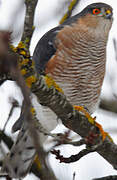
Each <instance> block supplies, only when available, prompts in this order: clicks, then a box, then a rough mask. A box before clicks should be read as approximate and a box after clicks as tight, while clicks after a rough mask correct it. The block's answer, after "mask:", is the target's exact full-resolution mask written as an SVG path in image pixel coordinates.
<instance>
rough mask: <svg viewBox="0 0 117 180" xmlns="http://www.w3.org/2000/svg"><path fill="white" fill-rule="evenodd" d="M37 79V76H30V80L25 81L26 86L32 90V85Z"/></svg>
mask: <svg viewBox="0 0 117 180" xmlns="http://www.w3.org/2000/svg"><path fill="white" fill-rule="evenodd" d="M36 80H37V79H36V77H35V76H33V75H32V76H29V77H28V78H26V79H25V82H26V85H27V86H28V87H29V88H31V86H32V84H33V83H34V82H36Z"/></svg>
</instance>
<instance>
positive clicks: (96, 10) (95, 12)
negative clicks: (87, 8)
mask: <svg viewBox="0 0 117 180" xmlns="http://www.w3.org/2000/svg"><path fill="white" fill-rule="evenodd" d="M100 13H101V11H100V9H93V14H94V15H97V14H100Z"/></svg>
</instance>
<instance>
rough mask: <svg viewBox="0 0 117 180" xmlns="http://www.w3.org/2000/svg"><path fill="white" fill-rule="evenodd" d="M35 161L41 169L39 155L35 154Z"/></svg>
mask: <svg viewBox="0 0 117 180" xmlns="http://www.w3.org/2000/svg"><path fill="white" fill-rule="evenodd" d="M34 162H35V163H36V165H37V167H38V169H41V164H40V161H39V158H38V155H36V156H35V160H34Z"/></svg>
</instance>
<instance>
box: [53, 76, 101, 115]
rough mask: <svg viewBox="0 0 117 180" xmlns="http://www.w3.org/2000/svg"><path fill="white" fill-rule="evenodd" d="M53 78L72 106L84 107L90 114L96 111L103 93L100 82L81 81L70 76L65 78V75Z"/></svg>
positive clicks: (93, 80)
mask: <svg viewBox="0 0 117 180" xmlns="http://www.w3.org/2000/svg"><path fill="white" fill-rule="evenodd" d="M53 78H54V80H55V81H56V83H57V84H58V85H59V86H60V87H61V88H62V90H63V91H64V94H65V96H66V97H67V100H69V101H70V103H71V104H72V105H78V106H84V107H85V108H87V109H88V111H89V112H90V113H93V112H94V111H95V110H96V108H97V106H98V104H99V96H100V91H101V85H100V80H97V81H96V80H95V79H85V80H81V79H80V78H78V79H77V78H73V77H72V78H71V77H70V76H68V77H64V75H63V77H57V76H56V77H55V76H54V77H53Z"/></svg>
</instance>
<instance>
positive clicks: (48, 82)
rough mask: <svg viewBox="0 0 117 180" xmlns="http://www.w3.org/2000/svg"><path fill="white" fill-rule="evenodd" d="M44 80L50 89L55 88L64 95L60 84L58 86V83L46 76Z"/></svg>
mask: <svg viewBox="0 0 117 180" xmlns="http://www.w3.org/2000/svg"><path fill="white" fill-rule="evenodd" d="M44 79H45V82H46V84H47V85H48V87H49V88H50V87H52V86H53V87H54V88H55V89H56V90H58V91H59V92H61V93H62V94H64V92H63V90H62V89H61V88H60V87H59V85H58V84H56V82H55V81H54V80H53V79H52V78H51V77H49V76H48V75H46V76H44Z"/></svg>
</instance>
